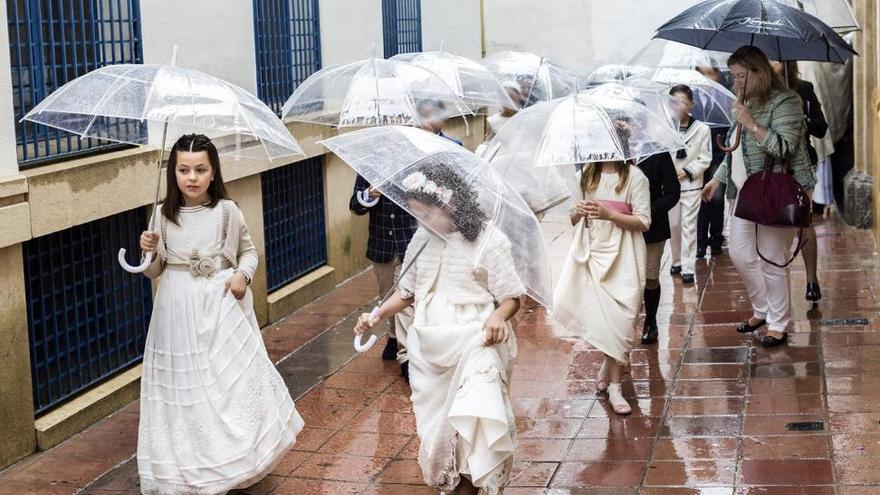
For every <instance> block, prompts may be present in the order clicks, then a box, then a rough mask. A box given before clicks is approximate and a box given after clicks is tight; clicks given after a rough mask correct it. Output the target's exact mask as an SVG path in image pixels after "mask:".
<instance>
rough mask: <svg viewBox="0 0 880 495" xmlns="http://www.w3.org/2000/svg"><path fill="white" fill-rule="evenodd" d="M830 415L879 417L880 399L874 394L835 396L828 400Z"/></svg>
mask: <svg viewBox="0 0 880 495" xmlns="http://www.w3.org/2000/svg"><path fill="white" fill-rule="evenodd" d="M828 410H829V411H830V412H832V413H875V414H877V415H880V398H878V396H877V395H875V394H867V395H837V396H834V397H833V398H829V399H828Z"/></svg>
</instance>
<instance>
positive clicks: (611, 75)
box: [585, 64, 651, 88]
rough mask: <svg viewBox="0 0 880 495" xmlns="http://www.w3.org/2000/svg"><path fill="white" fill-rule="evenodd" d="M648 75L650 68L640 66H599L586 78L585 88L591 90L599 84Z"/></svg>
mask: <svg viewBox="0 0 880 495" xmlns="http://www.w3.org/2000/svg"><path fill="white" fill-rule="evenodd" d="M650 73H651V68H650V67H645V66H640V65H626V64H608V65H603V66H600V67H598V68H596V70H594V71H593V72H591V73H590V75H589V76H587V79H586V81H585V86H586V87H587V88H592V87H595V86H598V85H600V84H605V83H611V82H620V81H623V80H625V79H630V78H632V77H639V76H643V75H646V74H650Z"/></svg>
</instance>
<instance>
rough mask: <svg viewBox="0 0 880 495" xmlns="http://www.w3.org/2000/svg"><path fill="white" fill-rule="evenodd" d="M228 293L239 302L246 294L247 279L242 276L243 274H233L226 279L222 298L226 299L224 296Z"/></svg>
mask: <svg viewBox="0 0 880 495" xmlns="http://www.w3.org/2000/svg"><path fill="white" fill-rule="evenodd" d="M230 292H232V295H233V296H234V297H235V298H236V299H238V300H239V301H240V300H241V299H242V298H243V297H244V295H245V293H246V292H247V277H245V276H244V273H241V272H235V273H233V274H232V276H231V277H229V278H228V279H226V284H225V285H224V286H223V297H226V294H228V293H230Z"/></svg>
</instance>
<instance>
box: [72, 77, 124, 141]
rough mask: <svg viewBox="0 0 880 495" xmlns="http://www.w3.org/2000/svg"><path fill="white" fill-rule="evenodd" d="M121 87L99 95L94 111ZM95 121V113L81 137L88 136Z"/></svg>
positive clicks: (118, 86)
mask: <svg viewBox="0 0 880 495" xmlns="http://www.w3.org/2000/svg"><path fill="white" fill-rule="evenodd" d="M135 68H136V67H131V68H130V69H128V70H127V71H125V72H124V73H123V75H125V74H128V73H129V72H132V71H133V70H135ZM122 86H124V85H122V84H120V85H117V86H116V88H114V89H112V90H109V89H108V90H107V91H105V92H104V94H103V95H101V99H100V100H98V103H96V104H95V107H94V108H95V111H97V109H98V107H100V106H101V105H102V104H103V103H104V102H105V101H107V99H108V98H109V97H110V96H112V95H115V94H116V93H118V92H119V90H120V89H121V88H122ZM97 119H98V114H97V113H95V114H93V115H92V118H91V119H89V125H87V126H86V128H85V129H83V131H82V134H81V136H83V137H85V136H87V135H88V132H89V129H91V127H92V124H94V123H95V121H96V120H97ZM98 139H101V138H98Z"/></svg>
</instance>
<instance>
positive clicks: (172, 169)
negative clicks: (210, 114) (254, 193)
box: [162, 134, 229, 224]
mask: <svg viewBox="0 0 880 495" xmlns="http://www.w3.org/2000/svg"><path fill="white" fill-rule="evenodd" d="M178 151H182V152H189V153H198V152H200V151H204V152H206V153H207V154H208V163H209V164H210V165H211V171H213V172H214V180H212V181H211V184H210V185H208V198H209V203H208V204H207V206H209V207H211V208H213V207H215V206H217V203H219V202H220V200H221V199H229V194H228V193H227V192H226V186H225V185H224V184H223V174H222V173H221V172H220V155H219V154H218V153H217V147H216V146H214V143H212V142H211V139H210V138H209V137H208V136H205V135H204V134H184V135H183V136H180V139H178V140H177V142H176V143H174V146H172V147H171V155H170V156H169V157H168V168H167V171H166V177H165V178H166V182H167V184H166V189H165V201H164V202H163V203H162V216H164V217H165V218H167V219H168V220H171V221H172V222H174V223H175V224H177V223H178V219H179V215H180V207H181V206H183V205H184V198H183V191H181V190H180V187H178V186H177V172H176V170H177V152H178Z"/></svg>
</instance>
